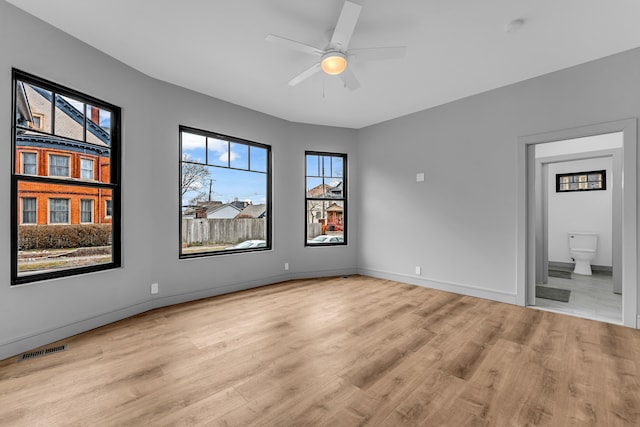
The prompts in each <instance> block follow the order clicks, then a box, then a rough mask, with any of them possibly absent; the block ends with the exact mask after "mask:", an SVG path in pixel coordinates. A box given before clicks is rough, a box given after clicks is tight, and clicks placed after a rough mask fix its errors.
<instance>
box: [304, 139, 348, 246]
mask: <svg viewBox="0 0 640 427" xmlns="http://www.w3.org/2000/svg"><path fill="white" fill-rule="evenodd" d="M305 157H306V162H305V163H306V173H305V175H306V176H305V181H306V198H305V205H306V206H305V207H306V209H305V210H306V218H307V219H306V228H305V240H306V245H307V246H326V245H345V244H346V243H347V181H346V179H347V178H346V177H347V155H346V154H335V153H318V152H313V151H307V152H306V155H305Z"/></svg>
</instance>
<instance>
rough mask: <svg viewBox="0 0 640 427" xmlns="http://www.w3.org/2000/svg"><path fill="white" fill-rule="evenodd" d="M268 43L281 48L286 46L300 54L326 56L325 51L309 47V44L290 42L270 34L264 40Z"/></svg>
mask: <svg viewBox="0 0 640 427" xmlns="http://www.w3.org/2000/svg"><path fill="white" fill-rule="evenodd" d="M264 40H265V41H267V42H271V43H276V44H279V45H280V46H284V47H286V48H289V49H294V50H297V51H299V52H304V53H308V54H311V55H316V56H322V55H324V54H325V51H324V50H322V49H319V48H317V47H313V46H309V45H308V44H304V43H300V42H297V41H295V40H289V39H286V38H284V37H280V36H275V35H273V34H268V35H267V37H265V39H264Z"/></svg>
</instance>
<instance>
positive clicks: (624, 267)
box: [516, 119, 638, 328]
mask: <svg viewBox="0 0 640 427" xmlns="http://www.w3.org/2000/svg"><path fill="white" fill-rule="evenodd" d="M616 132H620V133H621V134H622V148H617V149H609V150H608V151H607V150H605V151H602V150H598V149H597V148H594V149H592V150H591V153H590V154H588V155H586V154H584V155H583V156H584V157H598V156H600V157H607V156H610V157H611V158H612V160H613V161H614V162H615V161H619V163H620V173H618V174H616V176H618V177H619V179H620V186H619V218H618V221H619V222H618V224H617V226H618V229H619V231H618V234H619V235H618V236H617V237H616V239H614V240H616V242H617V248H618V252H617V253H614V254H613V259H614V260H615V259H616V257H617V259H618V260H619V261H618V262H613V263H612V264H613V266H612V276H615V277H616V278H617V280H618V281H619V284H620V288H621V289H620V290H621V293H622V295H623V298H622V317H621V323H622V324H624V325H626V326H630V327H634V328H636V327H637V326H638V315H637V305H638V304H637V297H638V292H637V291H638V289H637V280H636V279H637V272H636V267H637V249H636V240H637V234H636V233H637V216H636V199H637V196H636V189H637V183H636V167H637V161H636V153H637V151H636V144H637V142H636V120H635V119H629V120H621V121H616V122H609V123H603V124H599V125H593V126H585V127H581V128H576V129H568V130H563V131H556V132H549V133H544V134H538V135H531V136H525V137H521V138H519V147H518V150H519V153H518V166H519V170H520V173H519V175H518V189H519V191H518V212H519V214H518V258H517V263H518V265H517V274H518V277H517V289H516V291H517V292H516V299H517V302H518V304H520V305H535V301H536V296H535V295H536V287H535V285H536V282H537V281H540V280H544V279H547V280H548V277H547V276H546V271H548V247H546V246H545V244H543V243H544V239H543V237H541V236H542V234H541V230H543V229H544V223H543V220H541V218H544V217H543V216H541V214H540V212H539V210H540V209H541V206H542V204H541V203H542V202H541V197H542V196H541V193H540V188H538V189H537V190H538V191H536V186H538V187H540V185H541V184H540V183H538V181H537V180H536V176H541V175H540V174H541V173H542V172H538V175H536V167H540V168H541V167H542V162H536V145H538V144H546V143H553V142H557V141H567V140H577V139H580V138H586V137H594V136H597V135H605V134H611V133H616ZM588 139H589V138H586V139H585V140H588ZM585 140H583V142H584V141H585ZM541 147H542V145H541ZM585 147H586V146H585ZM615 150H618V151H617V154H616V152H615ZM583 151H585V150H583ZM586 151H588V150H586ZM598 151H601V152H599V153H598ZM572 155H574V156H575V153H573V154H572ZM614 159H615V160H614ZM537 163H538V164H537ZM547 226H548V225H547ZM613 229H615V226H614V227H613ZM612 233H614V231H613V230H612ZM613 247H616V245H613ZM545 248H546V249H545ZM545 250H546V251H547V253H546V254H544V253H542V252H544V251H545ZM616 269H617V271H616ZM574 314H575V313H574ZM576 315H577V314H576Z"/></svg>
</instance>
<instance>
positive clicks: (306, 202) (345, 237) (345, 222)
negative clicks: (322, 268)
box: [304, 150, 349, 248]
mask: <svg viewBox="0 0 640 427" xmlns="http://www.w3.org/2000/svg"><path fill="white" fill-rule="evenodd" d="M307 156H322V157H339V158H341V159H342V197H309V193H308V189H307V179H308V178H313V177H316V176H315V175H309V172H308V170H307V166H308V163H307V162H308V158H307ZM321 163H322V165H323V168H324V162H321ZM348 170H349V169H348V156H347V154H346V153H332V152H327V151H312V150H307V151H305V152H304V189H305V190H304V194H305V197H304V245H305V247H308V248H317V247H327V246H346V245H347V244H348V228H349V217H348V212H349V210H348V206H347V205H348V197H349V194H348V191H347V188H348V185H347V180H348V177H347V175H348ZM318 177H322V178H323V179H324V178H325V174H324V173H323V174H322V175H321V176H318ZM323 184H324V180H323ZM309 201H320V202H336V201H339V202H342V238H343V241H342V242H333V243H332V242H325V243H313V244H311V243H309V239H308V226H307V224H308V222H307V221H308V215H309V213H308V211H307V208H308V206H309Z"/></svg>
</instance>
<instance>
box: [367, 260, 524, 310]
mask: <svg viewBox="0 0 640 427" xmlns="http://www.w3.org/2000/svg"><path fill="white" fill-rule="evenodd" d="M358 273H359V274H362V275H365V276H371V277H377V278H379V279H386V280H394V281H396V282H402V283H408V284H411V285H417V286H423V287H425V288H432V289H438V290H441V291H447V292H453V293H456V294H462V295H468V296H472V297H477V298H483V299H488V300H491V301H498V302H504V303H507V304H514V305H515V304H517V302H516V294H515V293H510V292H503V291H496V290H493V289H487V288H482V287H480V286H473V285H467V284H461V283H452V282H444V281H442V280H434V279H429V278H426V277H420V276H413V275H410V274H402V273H393V272H390V271H384V270H376V269H372V268H360V269H358Z"/></svg>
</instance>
